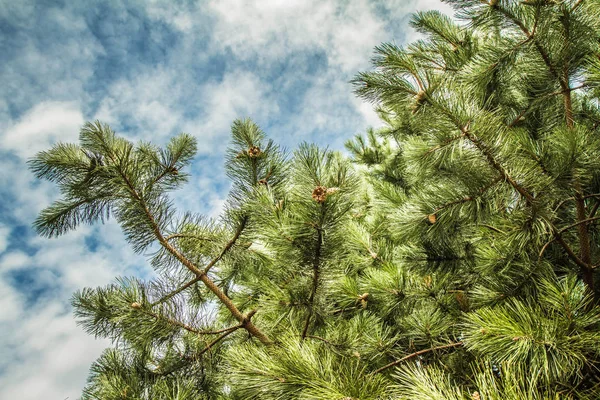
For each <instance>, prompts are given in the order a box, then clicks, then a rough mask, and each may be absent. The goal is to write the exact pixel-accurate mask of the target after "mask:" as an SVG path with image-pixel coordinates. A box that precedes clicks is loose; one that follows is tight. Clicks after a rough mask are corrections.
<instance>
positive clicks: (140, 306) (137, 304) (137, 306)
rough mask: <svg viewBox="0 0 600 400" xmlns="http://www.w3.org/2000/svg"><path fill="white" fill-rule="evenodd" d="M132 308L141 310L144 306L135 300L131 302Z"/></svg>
mask: <svg viewBox="0 0 600 400" xmlns="http://www.w3.org/2000/svg"><path fill="white" fill-rule="evenodd" d="M131 308H134V309H136V310H139V309H141V308H142V305H141V304H140V303H137V302H134V303H131Z"/></svg>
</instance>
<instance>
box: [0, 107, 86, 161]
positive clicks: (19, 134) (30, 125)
mask: <svg viewBox="0 0 600 400" xmlns="http://www.w3.org/2000/svg"><path fill="white" fill-rule="evenodd" d="M83 123H84V119H83V115H82V113H81V110H80V108H79V106H78V105H77V104H76V103H73V102H52V101H48V102H42V103H39V104H37V105H36V106H35V107H33V108H32V109H30V110H29V111H28V112H26V113H25V115H23V116H22V117H21V118H20V119H19V121H18V122H16V123H15V124H14V125H13V126H11V127H10V128H9V129H8V130H7V131H6V133H5V134H4V135H3V137H2V142H3V147H4V148H5V149H7V150H12V151H14V152H15V154H17V155H18V156H20V157H21V158H27V157H31V156H33V155H34V154H35V153H36V152H38V151H41V150H45V149H47V148H48V147H50V146H51V145H52V144H53V143H55V142H57V141H75V140H77V137H78V133H79V129H80V128H81V126H82V125H83Z"/></svg>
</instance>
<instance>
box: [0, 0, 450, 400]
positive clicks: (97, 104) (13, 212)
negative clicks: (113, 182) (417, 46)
mask: <svg viewBox="0 0 600 400" xmlns="http://www.w3.org/2000/svg"><path fill="white" fill-rule="evenodd" d="M432 8H436V9H441V10H442V11H445V12H448V8H447V7H445V6H444V5H443V4H441V3H439V2H437V1H436V0H425V1H423V0H419V1H417V0H390V1H385V2H383V1H382V2H378V1H368V0H343V1H342V0H340V1H323V0H320V1H318V0H304V1H300V0H287V1H284V0H262V1H254V2H252V1H242V0H222V1H212V0H201V1H191V0H185V1H183V0H182V1H175V0H171V1H169V0H165V1H161V0H150V1H141V0H139V1H138V0H130V1H116V0H115V1H110V0H105V1H94V0H86V1H58V0H37V1H30V0H19V1H13V0H0V135H1V142H0V143H2V145H1V146H0V169H1V170H2V174H0V332H1V333H0V398H6V399H22V400H29V399H42V398H43V399H50V400H53V399H56V400H63V399H65V398H69V399H76V398H77V397H78V396H79V394H80V391H81V388H82V387H83V385H84V383H85V379H86V376H87V371H88V368H89V365H90V364H91V362H92V361H93V360H94V359H95V358H96V357H97V356H98V355H99V354H100V352H101V350H102V349H103V348H104V347H106V346H108V345H109V344H110V343H108V342H106V341H102V340H94V338H93V337H89V336H87V335H86V334H85V333H84V332H83V331H81V330H80V329H79V328H78V327H77V326H76V325H75V321H74V320H73V317H72V314H71V308H70V305H69V299H70V296H71V294H72V293H73V292H74V291H75V290H78V289H81V288H83V287H86V286H99V285H105V284H107V283H109V282H111V281H112V280H113V279H114V277H116V276H118V275H136V276H151V274H152V271H151V270H150V268H149V267H148V266H147V264H146V262H145V259H144V257H143V256H139V255H135V254H133V252H132V251H131V250H130V249H129V247H128V246H127V243H126V242H125V241H124V239H123V235H122V234H121V231H120V229H119V227H118V226H116V225H115V224H114V223H112V222H109V223H107V224H106V225H101V226H83V227H81V228H80V229H79V230H77V231H76V232H71V233H69V234H67V235H65V236H63V237H61V238H58V239H53V240H47V239H43V238H39V237H37V236H36V235H35V234H34V233H33V232H32V231H31V229H30V226H31V222H32V221H33V219H34V218H35V216H36V214H37V213H38V212H39V211H40V210H41V209H42V208H43V207H45V206H47V205H48V204H50V202H51V201H52V200H53V199H56V197H57V193H56V190H55V188H53V187H52V186H51V185H49V184H47V183H45V182H36V181H35V180H34V179H33V177H32V175H31V174H30V173H29V171H28V170H27V168H26V165H25V161H26V160H27V159H28V158H29V157H31V156H32V155H34V154H35V153H36V152H37V151H40V150H44V149H46V148H48V147H50V146H51V145H52V144H53V143H56V142H57V141H65V142H68V141H76V140H77V137H78V132H79V128H80V127H81V125H82V124H83V123H84V122H85V121H87V120H95V119H100V120H101V121H103V122H107V123H109V124H110V125H111V126H112V127H113V129H114V130H116V131H117V132H118V133H120V134H122V135H124V136H126V137H128V138H129V139H130V140H133V141H136V140H140V139H143V140H152V141H154V142H156V143H159V144H160V143H164V142H166V141H167V140H168V138H169V137H170V136H172V135H174V134H176V133H179V132H187V133H190V134H192V135H194V136H196V137H197V138H198V141H199V153H198V156H197V157H196V160H195V162H194V164H193V165H192V174H193V176H192V178H191V179H190V182H189V184H188V185H187V186H186V187H185V189H184V190H181V191H179V192H177V204H178V205H179V206H180V207H181V208H182V209H187V210H191V211H197V212H203V213H206V214H208V215H211V216H216V215H218V213H219V210H220V208H221V206H222V204H223V202H224V199H225V197H226V195H227V189H228V183H227V180H226V178H225V175H224V171H223V165H222V163H223V154H224V150H225V148H226V146H227V142H228V135H229V128H230V125H231V122H232V121H233V120H234V119H235V118H241V117H250V118H252V119H254V120H255V121H256V122H257V123H258V124H259V125H260V126H261V127H262V128H263V130H264V131H265V132H266V133H267V134H268V135H270V136H271V137H272V138H273V139H274V140H275V141H277V142H278V143H280V144H282V145H284V146H285V147H287V148H289V149H292V148H294V147H295V146H296V145H297V144H298V143H300V142H302V141H310V142H315V143H318V144H320V145H324V146H325V145H327V146H329V147H330V148H332V149H342V148H343V143H344V141H346V140H347V139H348V138H350V137H351V136H353V135H354V134H356V133H361V132H364V131H365V130H366V128H367V127H369V126H377V125H378V124H379V122H378V120H377V117H376V115H375V113H374V112H373V110H372V109H371V106H370V105H368V104H365V103H363V102H361V101H360V100H358V99H356V98H355V97H354V96H353V94H352V88H351V86H350V85H349V83H348V81H349V80H350V79H351V78H352V77H353V76H354V74H356V73H357V72H358V71H360V70H365V69H367V68H368V67H369V59H370V57H371V55H372V49H373V47H374V46H375V45H377V44H379V43H381V42H384V41H394V42H396V43H399V44H402V43H406V42H410V41H412V40H414V39H415V38H417V35H416V34H415V32H413V31H412V30H411V29H410V28H409V27H408V16H409V14H410V13H411V12H414V11H416V10H424V9H432Z"/></svg>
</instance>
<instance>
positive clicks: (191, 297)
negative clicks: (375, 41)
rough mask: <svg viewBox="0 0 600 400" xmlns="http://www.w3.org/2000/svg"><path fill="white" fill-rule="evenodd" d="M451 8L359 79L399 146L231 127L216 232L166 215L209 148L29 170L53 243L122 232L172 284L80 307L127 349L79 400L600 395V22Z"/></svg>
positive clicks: (519, 7)
mask: <svg viewBox="0 0 600 400" xmlns="http://www.w3.org/2000/svg"><path fill="white" fill-rule="evenodd" d="M446 2H447V3H450V4H451V5H452V6H453V7H454V9H455V10H456V17H457V18H458V19H459V22H456V21H455V20H453V19H451V18H449V17H447V16H445V15H443V14H441V13H439V12H437V11H428V12H419V13H416V14H415V15H414V16H413V18H412V20H411V24H412V26H413V27H414V28H415V29H416V30H417V31H418V32H420V33H421V34H422V37H423V38H422V39H420V40H417V41H416V42H414V43H411V44H409V45H407V46H406V47H399V46H396V45H394V44H391V43H384V44H382V45H380V46H378V47H377V48H376V49H375V56H374V57H373V70H371V71H367V72H362V73H359V74H358V75H357V76H356V78H355V79H354V80H353V84H354V87H355V91H356V94H357V95H358V96H359V97H361V98H363V99H365V100H366V101H369V102H372V103H373V104H374V105H375V106H376V107H377V110H378V112H379V115H380V117H381V119H382V121H383V122H384V123H385V126H384V127H383V128H381V129H379V130H372V129H371V130H369V131H368V132H367V133H366V135H365V136H360V135H359V136H357V137H356V138H354V139H352V140H350V141H348V143H347V149H348V151H349V153H350V157H347V156H344V155H343V154H341V153H338V152H332V151H329V150H324V149H320V148H318V147H316V146H314V145H310V144H302V145H300V146H299V147H298V149H296V150H295V151H293V152H292V153H289V154H288V153H286V152H285V151H283V150H282V149H281V148H280V147H278V146H277V145H276V144H275V143H273V142H272V141H271V140H269V139H268V138H267V137H266V135H265V133H264V132H262V131H261V130H260V128H259V127H258V126H256V124H254V123H253V122H252V121H250V120H237V121H235V122H234V123H233V126H232V140H231V145H230V147H229V149H228V151H227V156H226V168H227V174H228V176H229V178H230V180H231V185H232V186H231V191H230V194H229V198H228V201H227V203H226V207H225V210H224V211H223V213H222V215H221V217H220V218H219V219H218V220H210V219H207V218H205V217H204V216H201V215H193V214H190V213H185V212H180V211H178V210H176V209H175V207H174V205H173V202H172V200H171V198H170V197H169V195H170V194H169V193H170V192H172V191H173V190H174V189H177V188H179V187H181V186H182V184H184V183H185V182H186V180H187V176H188V174H187V173H186V172H185V170H186V167H187V166H188V165H189V163H190V161H191V160H192V158H193V156H194V154H195V150H196V142H195V139H194V138H193V137H192V136H190V135H186V134H181V135H179V136H177V137H175V138H174V139H172V140H171V141H170V142H169V143H168V144H167V146H166V147H165V148H158V147H156V146H154V145H152V144H149V143H139V144H133V143H131V142H129V141H127V140H126V139H124V138H122V137H120V136H117V135H116V134H115V133H114V132H113V131H112V130H111V129H110V128H109V127H108V126H106V125H104V124H101V123H100V122H95V123H88V124H86V125H85V126H84V127H83V129H82V130H81V135H80V141H79V144H66V143H59V144H56V145H55V146H54V147H53V148H52V149H50V150H48V151H45V152H41V153H39V154H38V155H37V156H36V157H35V158H34V159H32V160H31V161H30V167H31V169H32V171H33V172H34V173H35V174H36V176H37V177H38V178H41V179H47V180H49V181H51V182H54V183H55V184H56V185H57V186H58V187H59V188H60V191H61V194H62V198H61V199H60V200H57V201H55V202H54V203H53V204H52V205H50V206H49V207H48V208H46V209H45V210H43V211H42V212H41V214H40V216H39V218H38V219H37V220H36V222H35V224H34V226H35V228H36V229H37V230H38V232H39V233H40V234H41V235H43V236H47V237H54V236H58V235H61V234H64V233H66V232H68V231H70V230H73V229H76V228H77V227H78V226H79V225H80V224H81V223H86V224H90V223H94V222H97V221H101V222H103V221H105V220H106V219H108V218H110V217H113V218H115V219H116V220H117V221H118V222H119V223H120V225H121V227H122V229H123V232H124V235H125V237H126V239H127V240H128V242H129V243H131V245H132V247H133V249H134V250H135V251H136V252H140V253H144V254H148V255H149V258H150V261H151V264H152V265H153V267H154V268H155V270H156V278H155V279H153V280H150V281H141V280H139V279H134V278H119V279H117V281H116V282H115V283H114V284H112V285H110V286H108V287H103V288H96V289H90V288H86V289H83V290H81V291H80V292H78V293H76V294H75V295H74V297H73V306H74V308H75V315H76V317H77V320H78V322H79V323H80V325H81V326H82V327H83V328H84V329H85V330H86V331H87V332H88V333H90V334H92V335H95V336H96V337H104V338H110V339H111V340H113V342H114V344H115V345H114V347H113V348H111V349H108V350H106V351H105V353H104V354H103V355H102V356H101V357H100V359H99V360H98V361H97V362H96V363H95V364H94V365H93V366H92V370H91V374H90V378H89V381H88V385H87V387H86V388H85V390H84V393H83V399H90V400H91V399H102V400H107V399H165V400H167V399H172V400H174V399H178V400H189V399H267V400H268V399H338V400H350V399H361V400H367V399H417V400H418V399H423V400H425V399H440V400H441V399H456V400H458V399H466V400H468V399H472V400H477V399H486V400H488V399H489V400H495V399H515V400H517V399H531V400H534V399H596V398H598V397H600V373H599V372H598V368H599V367H600V359H599V357H600V309H599V308H598V300H599V299H600V290H599V289H598V282H597V281H598V276H597V275H598V274H597V268H598V265H600V246H599V242H598V237H599V235H600V231H599V230H598V221H599V220H600V217H599V216H597V210H598V208H599V206H600V136H599V127H600V110H599V106H600V103H599V98H600V97H599V96H600V61H599V60H600V45H599V38H600V3H599V2H598V1H597V0H577V1H575V0H570V1H568V0H567V1H558V0H557V1H555V0H527V1H521V2H516V1H509V0H490V1H479V0H447V1H446Z"/></svg>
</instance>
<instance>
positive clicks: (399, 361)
mask: <svg viewBox="0 0 600 400" xmlns="http://www.w3.org/2000/svg"><path fill="white" fill-rule="evenodd" d="M462 345H463V342H456V343H450V344H445V345H443V346H437V347H431V348H429V349H424V350H419V351H417V352H415V353H411V354H409V355H407V356H404V357H402V358H400V359H398V360H396V361H393V362H391V363H389V364H387V365H384V366H383V367H381V368H378V369H376V370H375V371H373V372H371V374H370V375H376V374H379V373H380V372H382V371H385V370H386V369H388V368H391V367H394V366H396V365H398V364H400V363H402V362H404V361H406V360H410V359H411V358H414V357H416V356H420V355H421V354H425V353H429V352H431V351H435V350H443V349H449V348H452V347H459V346H462Z"/></svg>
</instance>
